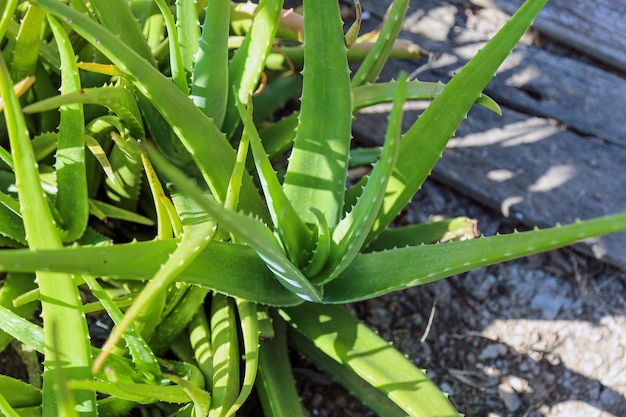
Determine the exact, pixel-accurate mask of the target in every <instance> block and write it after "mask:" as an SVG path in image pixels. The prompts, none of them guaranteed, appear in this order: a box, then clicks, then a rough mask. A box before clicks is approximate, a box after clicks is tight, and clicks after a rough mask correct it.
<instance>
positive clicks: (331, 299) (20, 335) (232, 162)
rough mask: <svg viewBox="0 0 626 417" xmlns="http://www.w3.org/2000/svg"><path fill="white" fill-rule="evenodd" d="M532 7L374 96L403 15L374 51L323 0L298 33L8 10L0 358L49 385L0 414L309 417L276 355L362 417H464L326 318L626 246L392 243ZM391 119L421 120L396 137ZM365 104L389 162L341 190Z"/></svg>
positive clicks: (464, 233)
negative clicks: (381, 112) (533, 257)
mask: <svg viewBox="0 0 626 417" xmlns="http://www.w3.org/2000/svg"><path fill="white" fill-rule="evenodd" d="M545 2H546V0H529V1H527V2H526V3H525V4H524V5H523V6H522V7H521V8H520V10H519V11H518V13H516V14H515V16H513V18H512V19H511V20H510V21H509V22H508V23H507V24H506V25H505V26H504V27H503V28H502V29H501V31H500V32H498V34H497V35H496V36H495V37H494V38H493V39H492V40H491V41H490V42H489V44H488V45H486V46H485V47H484V48H483V49H482V50H481V51H480V52H479V53H478V54H477V56H476V57H475V58H474V59H472V60H471V61H470V62H469V63H468V64H467V65H466V66H465V67H464V68H463V69H462V70H461V71H459V72H458V73H457V74H456V75H455V76H454V78H453V79H452V80H451V81H450V82H449V83H448V84H447V85H445V86H444V85H443V84H441V83H425V82H420V81H418V80H409V79H408V78H407V76H406V74H399V75H398V77H397V79H396V80H395V81H392V82H385V83H376V81H377V78H378V75H379V72H380V70H381V68H382V64H383V63H384V62H385V61H386V60H387V59H388V58H390V57H406V56H410V55H411V54H413V56H415V55H419V48H418V47H417V46H415V45H411V46H410V47H408V48H407V47H406V45H405V44H404V45H405V46H403V44H402V43H398V42H396V36H397V34H398V33H399V30H400V25H401V22H402V20H403V18H404V15H405V13H406V10H407V8H408V0H396V1H394V3H393V5H392V7H390V9H389V11H388V13H387V15H386V17H385V23H384V26H383V28H382V29H381V31H380V33H379V34H378V37H377V39H376V40H375V42H371V41H370V39H371V36H363V37H361V38H357V37H356V36H354V34H355V33H356V32H358V28H359V21H358V19H357V22H356V23H355V26H353V28H352V29H350V30H349V32H348V34H346V35H344V32H343V22H342V21H341V18H340V13H339V7H338V3H337V2H336V0H305V1H304V5H303V16H299V15H297V14H295V13H294V12H292V11H284V10H282V1H280V0H261V1H260V2H259V4H258V5H256V6H254V7H252V8H251V9H250V8H248V9H242V8H241V7H242V6H240V5H235V4H231V3H230V2H229V1H226V0H211V1H208V2H207V1H198V2H193V1H186V0H178V1H176V2H175V4H170V2H168V1H166V0H158V1H155V2H154V3H152V2H143V1H133V0H92V1H91V2H89V3H86V2H81V1H70V2H69V4H65V2H59V1H57V0H31V1H28V2H25V1H24V2H21V1H17V0H13V1H5V2H3V3H2V4H1V7H2V13H1V15H0V39H2V44H1V46H2V48H3V49H2V52H3V54H2V55H0V91H1V94H2V108H3V112H4V124H3V129H2V131H1V132H2V133H1V134H2V141H3V147H2V148H0V149H1V152H0V158H1V159H2V165H1V166H0V169H1V171H0V173H1V174H2V175H1V177H0V178H2V181H1V182H0V186H1V189H0V244H1V247H2V249H0V270H1V271H2V272H3V273H4V274H5V278H4V280H3V284H2V288H1V289H0V330H1V331H2V334H0V343H2V348H5V347H6V346H7V345H8V344H9V342H10V341H11V340H13V339H17V341H19V342H20V343H23V344H25V345H27V346H29V347H30V348H32V349H33V350H35V351H37V352H40V353H41V354H43V357H44V363H43V373H42V378H43V384H42V386H41V388H39V386H38V384H37V381H31V384H27V383H24V382H21V381H17V380H15V379H12V378H9V377H2V378H0V411H2V413H3V414H6V415H10V416H15V415H44V416H54V415H68V416H74V415H80V416H95V415H107V416H108V415H111V416H117V415H124V414H125V413H127V412H129V411H130V410H132V409H133V408H134V407H136V406H138V405H139V404H142V405H145V404H152V407H153V409H154V410H157V409H158V410H161V411H160V412H162V413H165V414H167V415H178V416H200V415H202V416H205V415H208V416H232V415H235V414H237V415H246V414H247V413H249V410H250V407H247V408H246V406H247V405H248V403H249V402H250V401H253V399H252V398H253V397H252V396H251V395H250V394H251V393H252V391H253V390H255V389H256V392H257V396H256V397H255V398H256V400H258V401H259V402H260V404H261V405H262V409H263V412H264V413H265V415H276V416H283V415H284V416H298V415H306V413H305V411H304V410H303V409H302V406H301V405H300V403H299V400H298V397H297V393H296V390H295V387H294V381H293V378H292V376H291V372H290V367H289V361H288V356H287V355H288V350H287V343H290V344H291V345H292V346H293V348H295V349H297V350H299V351H300V352H302V353H303V354H305V355H306V356H307V357H309V358H310V360H311V361H313V362H314V363H315V364H317V365H318V366H319V367H320V369H323V370H325V371H326V372H328V373H330V374H331V375H332V376H333V377H334V378H336V379H337V380H338V381H340V382H341V383H342V384H344V385H345V386H346V387H347V388H348V389H349V390H351V391H352V392H353V393H354V394H355V395H357V396H358V397H359V398H361V399H362V401H363V402H364V403H366V404H367V405H368V406H370V407H371V408H372V409H373V410H374V411H375V412H377V413H378V414H379V415H385V416H395V415H411V416H458V415H459V412H458V411H457V410H455V409H454V407H453V406H452V405H451V403H450V402H449V401H448V399H447V397H446V395H445V394H444V393H442V392H441V391H440V390H439V389H438V388H437V386H436V385H435V384H434V383H432V382H431V381H430V380H429V379H428V378H427V376H426V375H425V373H424V372H423V371H421V370H420V369H419V368H417V367H415V366H414V365H413V364H412V363H411V362H410V361H409V360H408V359H407V358H405V357H404V356H403V355H402V354H401V353H400V352H398V351H397V350H396V349H395V348H393V347H391V346H390V345H388V344H387V343H386V342H385V341H384V340H382V339H381V338H380V337H378V336H377V335H376V334H375V333H374V332H372V331H371V330H369V329H368V328H367V326H365V325H364V324H362V323H360V322H359V321H358V320H357V319H356V318H354V317H353V316H352V315H350V314H349V313H348V312H347V310H345V309H344V308H343V307H342V306H341V304H343V303H348V302H354V301H359V300H364V299H368V298H372V297H376V296H380V295H382V294H385V293H388V292H391V291H396V290H401V289H404V288H408V287H412V286H416V285H421V284H425V283H428V282H432V281H435V280H439V279H443V278H446V277H449V276H451V275H454V274H458V273H460V272H464V271H468V270H471V269H473V268H477V267H479V266H484V265H489V264H493V263H497V262H502V261H506V260H509V259H514V258H518V257H522V256H526V255H530V254H533V253H537V252H541V251H546V250H550V249H554V248H557V247H562V246H565V245H568V244H571V243H573V242H576V241H578V240H580V239H584V238H587V237H591V236H596V235H600V234H605V233H611V232H614V231H618V230H623V229H626V215H624V214H618V215H613V216H608V217H605V218H600V219H594V220H589V221H584V222H577V223H575V224H572V225H567V226H557V227H555V228H552V229H546V230H534V231H531V232H525V233H514V234H511V235H506V236H493V237H481V238H478V239H473V238H474V237H475V236H474V234H473V226H474V223H473V222H472V221H471V220H469V219H465V218H458V219H450V220H446V221H441V222H437V223H429V224H420V225H412V226H408V227H404V228H389V226H390V225H391V223H392V221H393V219H394V217H395V216H396V215H397V214H398V213H399V212H400V210H401V209H402V208H403V207H404V206H405V205H406V204H407V203H408V202H409V200H410V199H411V198H412V196H413V195H414V194H415V193H416V192H417V191H418V190H419V189H420V187H421V185H422V184H423V182H424V181H425V179H426V178H427V177H428V175H429V174H430V172H431V171H432V168H433V166H434V165H435V163H436V162H437V160H438V158H439V157H440V155H441V153H442V151H443V149H444V148H445V146H446V143H447V141H448V140H449V139H450V137H451V136H453V134H454V132H455V130H456V129H457V127H458V126H459V124H460V123H461V122H462V121H463V119H464V118H465V117H466V115H467V112H468V111H469V109H470V108H471V106H473V105H474V104H477V105H483V106H485V107H487V108H490V109H491V110H493V111H496V112H498V111H499V108H498V106H497V104H495V103H494V102H493V101H492V100H491V99H490V98H489V97H486V96H484V95H482V90H483V89H484V88H485V86H486V84H487V83H488V82H489V80H490V78H491V77H492V76H493V75H494V74H495V72H496V70H497V68H498V66H499V65H500V64H501V62H502V61H503V60H504V59H505V58H506V56H507V55H508V53H510V51H511V50H512V48H513V46H514V45H515V44H516V42H517V41H518V39H519V38H520V37H521V36H522V34H523V32H524V31H525V30H526V29H527V28H528V27H529V25H530V24H531V22H532V20H533V19H534V17H535V16H536V15H537V13H538V12H539V11H540V10H541V8H542V7H543V5H544V4H545ZM249 10H252V12H249ZM287 40H289V41H291V42H294V41H296V42H301V43H298V44H297V46H293V43H289V44H285V41H287ZM302 41H303V42H302ZM229 48H231V49H229ZM277 58H280V60H279V61H280V62H282V63H281V64H278V65H273V64H272V63H273V62H274V63H275V62H277ZM354 59H361V60H362V61H363V62H362V65H361V66H360V68H359V69H358V71H357V72H356V73H355V74H354V75H353V76H351V74H350V71H349V67H348V63H349V61H351V60H354ZM78 61H80V62H78ZM302 63H303V69H302V71H300V68H302ZM79 68H80V73H79ZM294 71H295V72H294ZM300 84H301V91H302V93H301V96H300V102H301V105H300V108H299V109H298V110H297V111H296V112H295V113H293V114H292V115H288V116H285V117H282V118H277V117H275V116H274V115H275V114H280V113H276V112H277V111H278V110H280V109H281V108H282V107H283V105H284V101H286V99H287V98H288V97H290V96H291V95H292V94H293V92H294V91H297V90H299V88H300ZM259 86H260V87H259ZM59 87H60V90H59V93H58V94H57V92H56V90H57V89H58V88H59ZM406 100H432V102H431V103H430V105H429V106H428V108H427V109H426V110H425V111H424V113H423V114H422V115H421V116H420V117H419V118H418V119H417V120H416V121H415V122H414V123H413V125H412V126H411V127H410V128H409V129H408V130H407V131H406V132H404V133H403V132H402V123H401V122H402V118H403V111H402V109H403V105H404V103H405V101H406ZM380 102H391V103H392V110H391V112H390V114H389V118H388V129H387V133H386V136H385V141H384V145H383V146H382V149H380V150H379V151H375V152H374V155H375V156H374V158H373V160H374V161H375V164H374V165H373V168H372V170H371V172H370V173H369V174H368V175H367V176H366V177H364V178H363V179H361V180H360V181H359V182H357V183H356V184H355V185H352V186H350V187H347V186H346V177H347V173H348V169H349V165H350V158H351V153H352V154H353V155H354V157H355V159H356V156H357V152H358V151H352V150H351V147H350V145H351V139H352V138H351V124H352V122H353V114H354V113H355V112H356V111H357V110H358V109H360V108H363V107H367V106H370V105H373V104H376V103H380ZM107 109H108V110H107ZM270 116H271V117H270ZM285 151H287V152H288V153H289V159H288V161H287V162H286V163H281V162H276V161H281V159H275V157H278V156H280V155H281V154H282V153H284V152H285ZM364 153H367V152H364ZM153 166H154V167H153ZM89 216H92V219H99V220H100V222H98V220H92V221H91V222H88V217H89ZM103 224H105V225H113V226H112V232H110V233H108V235H107V233H106V232H108V231H109V229H106V230H104V231H103V230H102V229H97V226H98V225H100V226H102V225H103ZM133 224H135V226H130V225H133ZM109 227H111V226H109ZM443 240H445V241H448V242H446V243H436V242H440V241H443ZM124 242H127V243H124ZM81 295H83V296H89V297H91V299H92V300H93V301H92V302H89V303H84V302H82V301H81V297H80V296H81ZM39 307H40V308H41V313H42V318H43V326H38V325H35V324H33V323H31V322H30V321H29V319H30V318H31V317H32V316H33V314H35V312H36V311H37V310H38V309H39ZM102 311H105V312H106V314H108V316H110V317H111V319H112V320H113V321H114V322H115V324H116V326H115V328H114V330H113V331H112V332H111V334H110V335H109V337H108V339H107V341H106V342H105V343H104V345H103V346H102V347H101V348H95V347H93V346H92V345H91V343H90V337H89V333H88V327H87V319H86V315H87V316H91V315H92V314H98V312H102ZM100 314H101V313H100ZM122 339H123V341H122ZM166 357H167V358H170V359H163V358H166ZM172 358H173V359H172ZM400 369H402V372H398V370H400ZM15 392H19V393H20V395H15ZM97 393H98V395H96V394H97Z"/></svg>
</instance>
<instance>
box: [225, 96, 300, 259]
mask: <svg viewBox="0 0 626 417" xmlns="http://www.w3.org/2000/svg"><path fill="white" fill-rule="evenodd" d="M237 109H238V110H239V115H240V117H241V120H242V121H243V124H244V129H245V131H244V132H246V133H247V135H248V137H249V139H250V146H251V147H252V156H253V158H254V163H255V165H256V169H257V172H258V175H259V179H260V182H261V187H262V189H263V193H264V194H265V199H266V201H267V202H268V208H269V212H270V216H271V217H272V222H273V224H274V230H275V231H276V232H277V233H278V235H279V236H280V238H281V241H282V243H283V245H284V246H285V248H286V251H287V254H288V255H289V258H290V259H291V261H292V262H293V263H294V264H295V265H301V264H302V262H303V261H304V260H305V259H306V257H307V256H308V252H309V247H310V242H311V231H310V230H309V229H308V227H307V226H306V224H305V223H304V221H302V219H301V218H300V216H299V215H298V213H297V212H296V210H295V209H294V207H293V205H292V204H291V201H289V199H288V198H287V196H286V195H285V192H284V191H283V188H282V187H281V185H280V182H279V181H278V178H277V177H276V172H275V171H274V168H273V167H272V164H271V162H270V160H269V158H268V157H267V155H266V153H265V149H264V148H263V144H262V143H261V138H260V137H259V133H258V132H257V130H256V126H255V125H254V122H253V121H252V118H251V115H250V114H249V110H246V109H244V108H243V104H241V103H240V102H238V103H237Z"/></svg>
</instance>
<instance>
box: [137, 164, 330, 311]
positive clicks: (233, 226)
mask: <svg viewBox="0 0 626 417" xmlns="http://www.w3.org/2000/svg"><path fill="white" fill-rule="evenodd" d="M149 153H150V152H149ZM150 155H151V157H152V159H153V162H154V163H155V164H156V165H157V167H158V168H159V170H160V171H161V172H162V173H163V174H164V175H165V176H166V177H168V178H169V179H170V180H171V181H172V182H173V183H174V184H175V185H176V186H177V187H178V188H179V189H180V191H181V192H182V193H184V194H185V195H187V196H189V197H191V198H193V199H194V200H195V201H196V203H197V204H199V205H200V206H201V207H202V208H203V209H204V210H205V211H206V212H207V213H209V215H211V216H212V217H213V218H214V219H215V220H216V221H217V222H218V223H219V224H220V226H223V227H225V228H226V229H227V230H228V231H229V232H231V233H232V234H234V235H235V236H237V237H238V238H239V239H241V240H242V241H244V242H246V243H248V244H249V245H250V246H251V247H252V248H254V250H255V251H256V253H257V254H258V255H259V257H260V258H261V259H263V261H264V262H265V264H266V265H267V267H268V268H269V269H270V270H271V271H272V272H273V273H274V275H275V276H276V277H277V278H278V280H279V282H280V283H281V284H282V285H283V286H285V287H286V288H287V289H289V290H290V291H292V292H294V293H295V294H297V295H298V296H299V297H301V298H302V299H303V300H306V301H319V300H320V294H319V292H318V290H317V289H316V288H315V287H314V286H313V285H311V283H310V282H309V281H308V280H307V279H306V277H305V276H304V275H303V274H302V272H301V271H300V270H299V269H298V268H297V267H296V266H294V265H293V264H292V263H291V262H290V261H289V259H288V258H287V256H286V255H285V253H284V252H283V250H282V248H281V247H280V245H279V242H278V241H277V239H276V238H275V237H274V234H273V233H272V231H271V230H270V229H269V228H268V227H267V226H266V225H265V224H264V223H263V222H262V221H261V220H259V219H257V218H253V217H250V216H248V215H243V214H240V213H238V212H234V211H230V210H227V209H225V208H224V207H222V206H221V205H219V204H217V203H215V202H214V201H212V200H211V199H210V198H209V197H208V196H207V195H206V194H203V193H202V191H201V190H200V189H199V188H198V187H197V186H196V185H195V184H194V183H193V182H191V181H190V180H189V179H188V178H186V177H185V175H184V174H182V173H181V172H180V171H179V170H178V169H176V168H175V167H174V166H173V165H171V164H169V163H168V162H167V161H166V160H165V159H164V158H163V156H161V155H159V154H158V153H157V152H154V153H150Z"/></svg>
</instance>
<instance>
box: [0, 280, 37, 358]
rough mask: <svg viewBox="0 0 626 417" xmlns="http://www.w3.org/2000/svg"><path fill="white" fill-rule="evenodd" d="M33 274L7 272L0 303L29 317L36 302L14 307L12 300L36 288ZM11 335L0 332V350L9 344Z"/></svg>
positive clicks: (34, 308) (35, 308) (1, 289)
mask: <svg viewBox="0 0 626 417" xmlns="http://www.w3.org/2000/svg"><path fill="white" fill-rule="evenodd" d="M34 278H35V276H34V275H33V274H16V273H9V274H7V275H6V277H5V278H4V283H3V284H2V287H1V288H0V305H1V306H3V307H5V308H7V309H9V310H11V311H13V312H14V313H15V314H18V315H19V316H21V317H31V316H32V315H33V314H34V313H35V311H36V310H37V308H38V304H37V303H29V304H26V305H21V306H19V307H16V306H14V305H13V300H15V298H16V297H18V296H20V295H22V294H24V293H27V292H29V291H32V290H34V289H35V288H37V285H36V284H35V280H34ZM11 340H13V337H12V336H11V335H9V334H8V333H5V332H0V352H3V351H4V349H5V348H6V347H7V346H8V345H9V343H10V342H11Z"/></svg>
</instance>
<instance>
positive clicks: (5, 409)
mask: <svg viewBox="0 0 626 417" xmlns="http://www.w3.org/2000/svg"><path fill="white" fill-rule="evenodd" d="M0 413H2V415H3V416H7V417H20V415H19V414H18V413H17V411H15V409H14V408H13V407H11V404H9V402H8V401H7V400H6V399H5V398H4V395H2V393H0Z"/></svg>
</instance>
